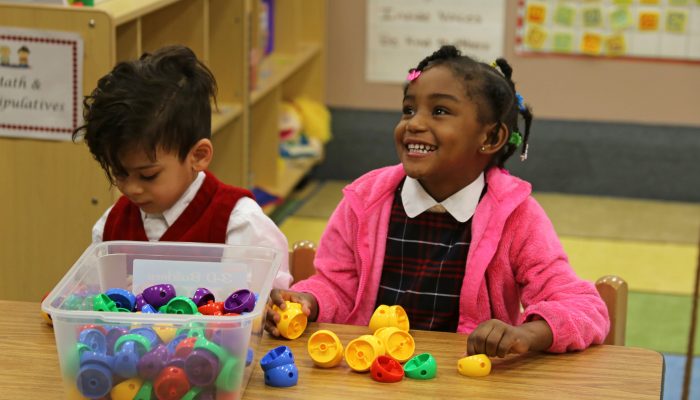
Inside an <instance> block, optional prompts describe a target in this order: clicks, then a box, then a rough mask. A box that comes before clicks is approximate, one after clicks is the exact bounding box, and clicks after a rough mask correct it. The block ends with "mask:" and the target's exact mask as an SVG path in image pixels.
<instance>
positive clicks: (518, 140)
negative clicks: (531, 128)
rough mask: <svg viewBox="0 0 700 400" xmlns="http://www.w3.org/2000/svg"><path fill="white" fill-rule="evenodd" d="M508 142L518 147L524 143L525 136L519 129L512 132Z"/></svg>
mask: <svg viewBox="0 0 700 400" xmlns="http://www.w3.org/2000/svg"><path fill="white" fill-rule="evenodd" d="M508 143H510V144H512V145H514V146H515V147H516V148H517V147H520V145H521V144H523V136H522V135H521V134H520V132H518V131H513V132H511V133H510V138H509V139H508Z"/></svg>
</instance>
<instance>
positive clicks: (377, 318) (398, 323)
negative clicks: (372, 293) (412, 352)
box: [369, 304, 410, 332]
mask: <svg viewBox="0 0 700 400" xmlns="http://www.w3.org/2000/svg"><path fill="white" fill-rule="evenodd" d="M385 326H394V327H396V328H399V329H401V330H402V331H406V332H408V329H409V328H410V324H409V321H408V314H406V310H404V309H403V307H401V306H387V305H384V304H382V305H380V306H379V307H377V309H376V310H374V314H372V318H371V319H370V320H369V329H371V330H372V332H376V330H377V329H379V328H382V327H385Z"/></svg>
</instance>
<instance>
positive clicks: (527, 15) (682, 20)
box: [516, 0, 700, 62]
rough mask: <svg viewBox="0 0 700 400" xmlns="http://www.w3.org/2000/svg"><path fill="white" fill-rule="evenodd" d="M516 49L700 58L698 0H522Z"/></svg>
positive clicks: (696, 59)
mask: <svg viewBox="0 0 700 400" xmlns="http://www.w3.org/2000/svg"><path fill="white" fill-rule="evenodd" d="M518 3H519V4H518V6H519V7H518V21H517V32H516V50H517V51H518V52H519V53H553V54H563V55H579V56H593V57H621V58H642V59H651V60H676V61H677V60H682V61H690V62H700V0H519V2H518Z"/></svg>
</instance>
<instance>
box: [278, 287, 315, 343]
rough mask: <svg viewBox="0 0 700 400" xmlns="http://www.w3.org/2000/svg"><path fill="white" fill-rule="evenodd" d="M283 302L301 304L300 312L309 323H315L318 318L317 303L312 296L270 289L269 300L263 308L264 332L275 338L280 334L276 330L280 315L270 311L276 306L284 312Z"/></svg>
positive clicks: (285, 306) (285, 305)
mask: <svg viewBox="0 0 700 400" xmlns="http://www.w3.org/2000/svg"><path fill="white" fill-rule="evenodd" d="M285 301H291V302H293V303H299V304H301V310H302V311H303V312H304V314H306V317H307V318H308V319H309V321H315V320H316V318H317V317H318V302H317V301H316V297H314V295H312V294H310V293H302V292H293V291H291V290H282V289H272V291H271V292H270V299H269V300H268V301H267V305H266V306H265V330H266V331H268V332H269V333H270V335H272V336H275V337H279V336H280V332H279V330H278V329H277V323H278V322H279V321H280V315H279V313H277V312H276V311H274V310H273V309H272V306H273V305H276V306H277V307H279V308H280V309H281V310H284V309H286V308H287V304H286V303H285Z"/></svg>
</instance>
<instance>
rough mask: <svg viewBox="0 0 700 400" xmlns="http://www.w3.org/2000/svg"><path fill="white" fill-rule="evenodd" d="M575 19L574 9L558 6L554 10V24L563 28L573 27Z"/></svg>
mask: <svg viewBox="0 0 700 400" xmlns="http://www.w3.org/2000/svg"><path fill="white" fill-rule="evenodd" d="M575 17H576V9H574V8H573V7H570V6H567V5H563V4H560V5H558V6H557V8H556V9H555V10H554V23H555V24H559V25H563V26H569V27H570V26H573V25H574V18H575Z"/></svg>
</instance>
